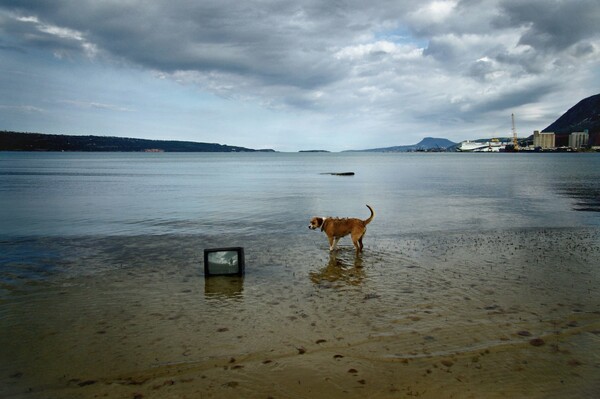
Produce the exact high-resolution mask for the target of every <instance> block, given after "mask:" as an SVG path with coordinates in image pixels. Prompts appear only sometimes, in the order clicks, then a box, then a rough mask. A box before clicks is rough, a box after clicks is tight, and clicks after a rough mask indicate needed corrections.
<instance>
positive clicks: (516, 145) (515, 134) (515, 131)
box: [510, 114, 519, 151]
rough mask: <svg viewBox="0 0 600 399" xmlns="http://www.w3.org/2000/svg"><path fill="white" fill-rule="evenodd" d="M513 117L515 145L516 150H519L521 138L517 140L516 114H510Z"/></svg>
mask: <svg viewBox="0 0 600 399" xmlns="http://www.w3.org/2000/svg"><path fill="white" fill-rule="evenodd" d="M510 117H511V119H512V133H513V147H514V149H515V151H519V140H517V129H515V114H510Z"/></svg>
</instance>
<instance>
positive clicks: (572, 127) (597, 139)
mask: <svg viewBox="0 0 600 399" xmlns="http://www.w3.org/2000/svg"><path fill="white" fill-rule="evenodd" d="M586 129H587V130H588V132H589V134H590V144H591V145H600V94H596V95H595V96H591V97H588V98H585V99H583V100H581V101H580V102H578V103H577V104H576V105H575V106H574V107H572V108H571V109H569V110H568V111H567V112H565V113H564V114H563V115H562V116H561V117H560V118H558V119H557V120H556V121H555V122H554V123H552V124H551V125H550V126H548V127H547V128H545V129H544V130H543V132H554V133H556V145H557V146H562V145H567V144H568V140H569V134H571V133H573V132H583V131H584V130H586Z"/></svg>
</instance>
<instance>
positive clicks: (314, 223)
mask: <svg viewBox="0 0 600 399" xmlns="http://www.w3.org/2000/svg"><path fill="white" fill-rule="evenodd" d="M323 221H324V219H323V218H319V217H314V218H312V219H310V224H309V225H308V228H309V229H311V230H316V229H320V228H321V226H323Z"/></svg>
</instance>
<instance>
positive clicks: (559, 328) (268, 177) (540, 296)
mask: <svg viewBox="0 0 600 399" xmlns="http://www.w3.org/2000/svg"><path fill="white" fill-rule="evenodd" d="M350 171H351V172H355V176H352V177H341V176H331V175H328V174H323V173H326V172H350ZM365 204H369V205H371V206H372V207H373V208H374V209H375V211H376V214H377V215H376V218H375V219H374V221H373V222H372V224H370V225H369V228H368V230H369V231H368V233H367V236H366V238H365V241H364V243H365V252H364V254H363V255H362V256H360V257H358V258H356V257H355V256H354V252H353V250H352V247H351V242H350V240H349V239H348V238H346V239H342V241H341V242H340V244H341V248H340V250H339V251H337V252H335V253H333V254H330V253H329V251H328V247H327V240H326V237H325V235H324V234H323V233H321V232H314V231H310V230H309V229H308V228H307V226H308V220H309V219H310V217H312V216H315V215H322V216H356V217H361V218H366V217H368V215H369V212H368V209H367V208H366V207H365ZM0 221H1V222H0V223H1V227H0V346H1V347H2V348H3V351H2V354H0V394H2V396H3V397H4V396H8V397H49V396H50V397H91V396H95V395H99V396H102V395H106V396H109V397H129V398H130V397H133V396H135V395H136V394H139V395H143V397H185V396H186V395H187V396H194V395H196V397H199V396H198V395H203V396H202V397H230V396H231V395H234V396H235V395H237V396H241V397H267V396H273V397H306V396H307V395H308V396H312V397H341V396H345V397H361V398H362V397H365V396H369V395H371V396H377V397H407V396H421V397H450V395H455V397H543V398H546V397H590V395H591V393H592V392H598V391H599V390H600V358H599V357H598V353H600V314H599V309H600V307H599V305H600V299H599V298H600V295H599V294H600V290H599V288H598V287H599V284H600V271H599V269H598V266H597V265H598V264H600V250H599V246H598V243H599V242H600V156H598V155H597V154H355V153H345V154H269V153H265V154H129V153H126V154H120V153H111V154H85V153H41V154H40V153H35V154H34V153H0ZM230 245H235V246H243V247H245V250H246V258H247V259H246V260H247V273H246V275H245V277H244V278H229V279H228V278H217V279H210V280H206V281H205V280H204V277H203V275H202V263H201V258H202V250H203V249H204V248H207V247H216V246H230ZM5 348H8V349H6V350H5ZM441 393H443V395H442V396H440V394H441ZM444 395H446V396H444Z"/></svg>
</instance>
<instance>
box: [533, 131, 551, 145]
mask: <svg viewBox="0 0 600 399" xmlns="http://www.w3.org/2000/svg"><path fill="white" fill-rule="evenodd" d="M533 146H534V147H540V148H542V149H544V148H555V147H556V135H555V134H554V132H540V131H539V130H535V131H534V132H533Z"/></svg>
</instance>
